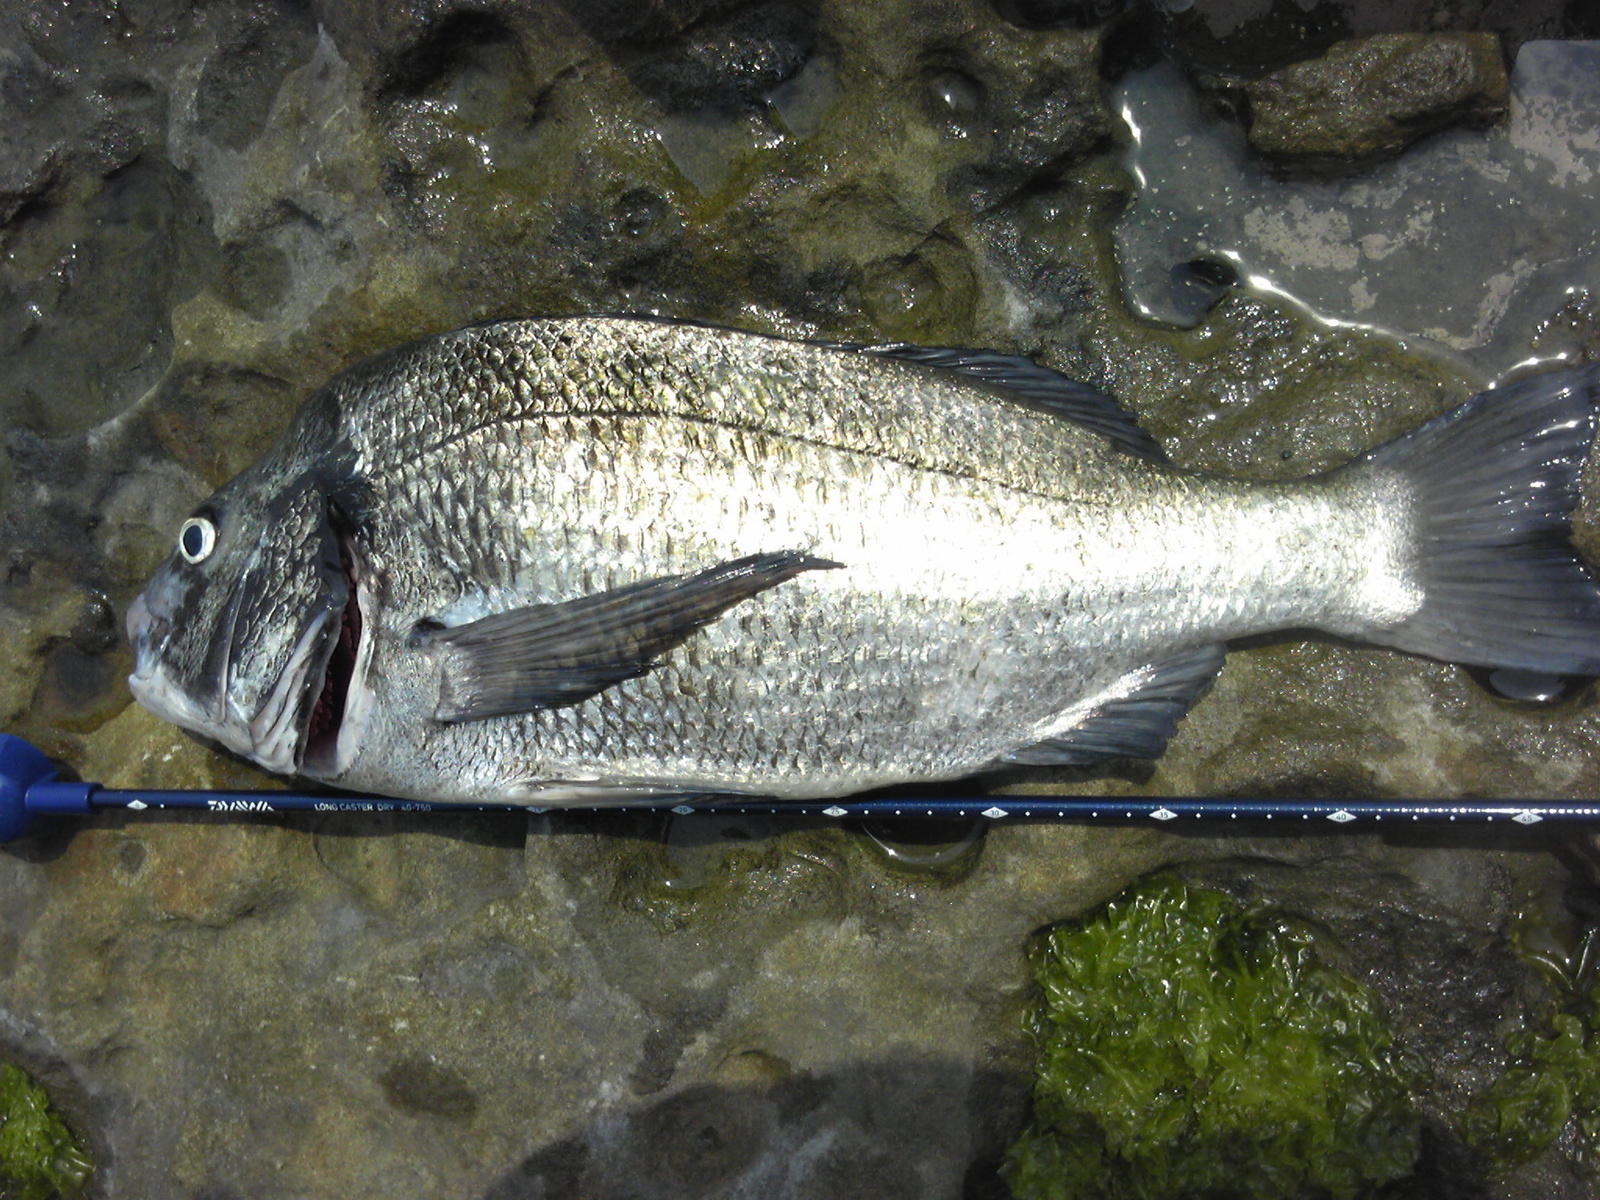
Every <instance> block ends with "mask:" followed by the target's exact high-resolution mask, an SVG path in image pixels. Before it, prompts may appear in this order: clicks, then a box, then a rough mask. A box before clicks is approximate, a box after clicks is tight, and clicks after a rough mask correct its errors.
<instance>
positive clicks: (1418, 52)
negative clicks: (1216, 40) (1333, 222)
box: [1244, 33, 1510, 168]
mask: <svg viewBox="0 0 1600 1200" xmlns="http://www.w3.org/2000/svg"><path fill="white" fill-rule="evenodd" d="M1244 91H1245V94H1246V95H1247V96H1248V97H1249V104H1250V145H1251V147H1253V148H1254V149H1255V150H1256V151H1257V152H1258V153H1261V154H1264V155H1266V156H1267V157H1268V158H1270V159H1272V160H1273V161H1275V162H1277V163H1280V164H1282V165H1286V166H1289V165H1292V166H1324V167H1326V166H1335V167H1340V166H1342V167H1344V168H1348V167H1349V166H1350V164H1351V163H1353V162H1356V161H1359V160H1366V159H1372V158H1377V157H1381V156H1384V155H1392V154H1397V153H1398V152H1399V151H1400V150H1401V149H1403V148H1404V147H1405V146H1407V145H1409V144H1410V143H1411V142H1414V141H1415V140H1416V139H1418V138H1420V137H1422V136H1423V135H1424V134H1428V133H1432V132H1433V131H1434V130H1436V129H1443V128H1445V127H1446V126H1448V125H1454V124H1475V125H1486V124H1492V123H1493V122H1494V121H1497V120H1498V119H1499V118H1500V117H1501V116H1502V115H1503V114H1504V113H1505V110H1506V104H1507V102H1508V99H1509V95H1510V86H1509V83H1508V80H1507V78H1506V68H1505V63H1504V62H1503V60H1502V59H1501V55H1500V43H1499V41H1498V39H1497V38H1496V37H1495V36H1494V34H1492V33H1439V34H1401V33H1394V34H1377V35H1374V36H1372V37H1368V38H1358V39H1354V40H1351V41H1345V42H1339V43H1338V44H1336V45H1335V46H1333V48H1332V49H1330V50H1329V51H1328V52H1327V54H1325V55H1323V56H1322V57H1321V58H1316V59H1311V60H1309V61H1306V62H1299V63H1294V64H1293V65H1291V66H1287V67H1283V68H1281V69H1279V70H1277V71H1274V72H1272V73H1271V74H1270V75H1267V76H1265V77H1263V78H1261V79H1257V80H1254V81H1252V82H1250V83H1247V84H1245V85H1244Z"/></svg>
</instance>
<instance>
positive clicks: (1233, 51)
mask: <svg viewBox="0 0 1600 1200" xmlns="http://www.w3.org/2000/svg"><path fill="white" fill-rule="evenodd" d="M1147 7H1148V9H1149V10H1150V11H1151V12H1152V14H1153V16H1154V18H1155V20H1154V22H1153V29H1152V30H1151V32H1150V34H1149V36H1150V37H1151V38H1152V39H1153V40H1156V41H1158V42H1160V43H1162V44H1164V46H1165V48H1166V49H1167V51H1168V53H1169V55H1170V56H1171V57H1172V58H1173V59H1175V60H1176V61H1178V62H1181V63H1183V64H1185V65H1187V66H1190V67H1192V68H1193V69H1195V70H1197V71H1200V72H1214V73H1217V74H1220V75H1224V76H1228V77H1232V78H1240V79H1254V78H1257V77H1259V76H1261V75H1264V74H1266V73H1267V72H1270V71H1275V70H1277V69H1278V68H1280V67H1285V66H1288V65H1289V64H1290V63H1294V62H1299V61H1301V60H1304V59H1311V58H1316V57H1317V56H1318V55H1320V54H1322V53H1323V52H1325V51H1327V50H1328V49H1329V48H1331V47H1332V46H1333V45H1334V44H1335V43H1336V42H1339V41H1341V40H1344V39H1347V38H1366V37H1370V36H1372V35H1374V34H1393V33H1403V34H1434V33H1484V34H1494V35H1495V36H1496V37H1498V38H1499V39H1500V41H1501V43H1502V44H1503V45H1504V46H1505V49H1506V52H1507V54H1508V55H1509V56H1511V57H1515V56H1516V54H1517V52H1518V51H1519V50H1520V49H1521V48H1522V46H1523V44H1524V43H1526V42H1529V41H1537V40H1540V39H1544V38H1583V37H1592V36H1594V35H1593V34H1592V33H1586V32H1585V31H1584V30H1585V27H1586V26H1585V21H1586V19H1587V17H1586V14H1585V8H1586V6H1585V5H1583V4H1581V3H1572V2H1571V0H1526V2H1524V3H1518V4H1505V5H1496V4H1483V3H1480V2H1479V0H1466V2H1464V3H1457V2H1454V0H1445V2H1443V3H1441V2H1440V0H1384V2H1383V3H1365V2H1362V0H1317V2H1315V3H1308V2H1306V0H1208V2H1207V3H1204V4H1195V3H1192V2H1191V0H1149V3H1148V5H1147ZM1142 65H1149V64H1148V63H1145V64H1142Z"/></svg>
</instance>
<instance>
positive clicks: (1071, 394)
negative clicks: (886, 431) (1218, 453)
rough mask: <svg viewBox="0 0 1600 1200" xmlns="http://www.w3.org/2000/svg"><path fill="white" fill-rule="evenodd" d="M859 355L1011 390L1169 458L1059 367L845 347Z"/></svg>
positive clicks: (905, 347) (1122, 444) (1150, 455)
mask: <svg viewBox="0 0 1600 1200" xmlns="http://www.w3.org/2000/svg"><path fill="white" fill-rule="evenodd" d="M839 348H840V349H844V350H855V351H857V352H859V353H861V354H879V355H882V356H883V357H885V358H899V359H904V360H905V361H906V362H914V363H921V364H922V365H923V366H927V367H938V368H939V369H940V370H944V371H955V372H957V373H958V374H961V375H967V376H970V377H971V378H973V379H981V380H982V381H983V382H984V383H987V384H989V385H990V386H992V387H997V388H1001V389H1003V390H1005V391H1008V392H1011V393H1013V394H1015V395H1017V396H1019V397H1021V398H1022V399H1023V400H1026V401H1028V402H1030V403H1032V404H1034V405H1035V406H1037V407H1039V408H1043V409H1046V410H1048V411H1050V412H1053V413H1057V414H1059V415H1060V416H1063V417H1066V418H1067V419H1068V420H1070V421H1076V422H1077V423H1078V424H1079V425H1082V426H1083V427H1084V428H1086V429H1091V430H1093V431H1094V432H1095V433H1098V434H1100V435H1101V436H1102V437H1104V438H1106V439H1107V440H1108V441H1110V442H1111V444H1112V445H1114V446H1115V447H1116V448H1117V449H1118V450H1122V451H1124V452H1125V453H1128V454H1131V455H1133V456H1134V457H1135V458H1143V459H1147V460H1148V461H1150V462H1158V463H1164V462H1169V461H1170V460H1169V459H1168V458H1167V452H1166V451H1165V450H1163V449H1162V448H1161V445H1160V443H1158V442H1157V441H1156V440H1155V438H1153V437H1151V436H1150V435H1149V434H1148V433H1146V432H1145V431H1144V430H1143V429H1140V428H1139V424H1138V422H1137V421H1136V420H1135V419H1134V416H1133V414H1132V413H1130V412H1128V410H1127V409H1125V408H1123V407H1122V406H1121V405H1119V404H1118V403H1117V402H1116V401H1115V400H1113V399H1112V398H1111V397H1110V396H1108V395H1106V394H1105V393H1104V392H1102V391H1100V390H1099V389H1098V388H1093V387H1090V386H1089V385H1088V384H1087V383H1079V382H1078V381H1077V380H1075V379H1068V378H1067V377H1066V376H1065V375H1063V374H1061V373H1060V372H1059V371H1052V370H1050V368H1049V367H1041V366H1040V365H1039V364H1038V363H1036V362H1034V361H1033V360H1032V359H1028V358H1023V357H1022V356H1021V355H1018V354H997V353H995V352H994V351H992V350H956V349H951V348H948V347H936V346H914V345H911V344H910V343H909V342H892V343H889V344H888V345H883V346H846V345H841V346H840V347H839Z"/></svg>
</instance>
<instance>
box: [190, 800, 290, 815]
mask: <svg viewBox="0 0 1600 1200" xmlns="http://www.w3.org/2000/svg"><path fill="white" fill-rule="evenodd" d="M206 808H208V809H210V810H211V811H212V812H265V813H269V812H277V811H278V810H277V809H275V808H273V807H272V805H271V804H269V803H267V801H265V800H207V801H206Z"/></svg>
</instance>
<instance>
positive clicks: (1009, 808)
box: [0, 734, 1600, 843]
mask: <svg viewBox="0 0 1600 1200" xmlns="http://www.w3.org/2000/svg"><path fill="white" fill-rule="evenodd" d="M176 809H200V810H204V811H208V812H217V813H287V812H322V813H350V812H356V813H419V812H454V813H458V812H534V813H542V812H552V811H562V812H600V811H607V810H609V811H616V810H626V811H629V812H647V813H673V814H676V815H679V816H690V815H692V814H695V813H711V814H719V815H723V816H728V815H751V816H763V817H813V818H817V817H825V818H829V819H832V820H843V819H847V818H853V819H861V818H870V819H873V820H879V821H881V820H887V819H892V818H895V817H900V818H922V819H926V818H928V817H945V818H960V819H965V820H974V819H978V818H982V819H984V820H987V821H991V822H993V821H1011V820H1032V821H1038V820H1050V821H1094V822H1123V823H1126V822H1135V823H1142V822H1145V821H1154V822H1156V823H1158V824H1167V825H1171V824H1172V823H1174V822H1183V821H1185V820H1201V821H1208V822H1216V821H1279V822H1293V823H1296V824H1298V823H1300V822H1307V823H1310V822H1317V823H1319V824H1320V823H1323V822H1326V823H1328V824H1330V825H1332V826H1334V827H1336V828H1338V827H1343V828H1348V827H1349V826H1351V825H1354V824H1356V823H1358V822H1364V823H1368V824H1377V823H1382V822H1388V823H1390V824H1391V825H1393V824H1400V825H1406V824H1411V823H1418V824H1420V823H1428V824H1441V823H1444V824H1448V823H1451V822H1456V823H1469V824H1471V823H1504V824H1508V825H1522V826H1530V825H1539V824H1543V823H1544V822H1547V821H1555V822H1573V821H1590V822H1596V823H1600V800H1595V801H1591V800H1560V801H1549V800H1497V801H1483V800H1264V799H1262V800H1257V799H1232V798H1209V799H1195V798H1186V797H1178V796H844V797H838V798H830V799H822V800H770V799H765V798H762V797H759V796H729V795H726V794H723V795H715V796H708V795H698V796H671V797H665V798H650V799H644V800H637V801H627V802H625V803H624V804H620V805H618V804H606V805H600V804H583V803H572V804H560V805H552V806H548V807H535V806H532V805H525V804H455V803H451V804H440V803H434V802H432V801H427V800H401V799H396V798H394V797H393V796H360V795H354V794H347V793H334V794H317V793H300V792H273V791H213V790H205V789H195V790H170V791H163V790H158V789H153V788H106V787H101V786H100V785H99V784H98V783H82V782H77V781H70V780H61V779H57V778H56V770H55V768H54V767H53V766H52V765H51V763H50V760H49V759H48V758H46V757H45V755H44V753H43V752H42V751H40V750H39V749H38V748H37V747H35V746H33V745H32V744H31V743H29V742H26V741H24V740H23V739H22V738H19V737H13V736H12V735H10V734H0V843H4V842H9V841H13V840H15V839H16V838H19V837H21V836H23V834H25V833H26V832H27V831H28V829H29V827H30V826H31V825H32V823H33V821H34V819H35V818H37V817H45V816H54V817H59V816H89V815H91V814H93V813H99V812H110V811H122V812H132V813H143V812H163V811H171V810H176ZM1324 827H1325V826H1324Z"/></svg>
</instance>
